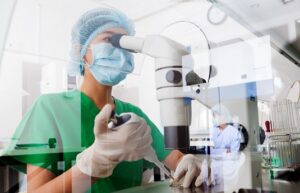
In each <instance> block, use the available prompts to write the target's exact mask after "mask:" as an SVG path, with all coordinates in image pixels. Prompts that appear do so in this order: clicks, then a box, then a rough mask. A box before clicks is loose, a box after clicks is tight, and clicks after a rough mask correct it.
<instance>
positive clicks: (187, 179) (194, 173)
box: [174, 154, 213, 188]
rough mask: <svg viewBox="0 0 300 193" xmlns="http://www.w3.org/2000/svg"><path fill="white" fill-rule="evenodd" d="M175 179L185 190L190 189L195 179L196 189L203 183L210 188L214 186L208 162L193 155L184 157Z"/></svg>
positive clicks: (178, 166) (177, 168) (176, 171)
mask: <svg viewBox="0 0 300 193" xmlns="http://www.w3.org/2000/svg"><path fill="white" fill-rule="evenodd" d="M174 178H175V180H176V181H177V183H182V186H183V187H184V188H188V187H190V186H191V185H192V182H193V181H194V180H195V179H196V180H195V186H196V187H199V186H201V184H202V183H203V182H206V183H207V185H208V186H209V185H211V184H213V182H212V181H213V179H211V178H210V168H209V167H208V164H207V161H206V160H205V159H204V160H200V159H199V158H197V157H196V156H194V155H192V154H187V155H185V156H183V158H182V159H181V160H180V162H179V164H178V165H177V167H176V170H175V173H174Z"/></svg>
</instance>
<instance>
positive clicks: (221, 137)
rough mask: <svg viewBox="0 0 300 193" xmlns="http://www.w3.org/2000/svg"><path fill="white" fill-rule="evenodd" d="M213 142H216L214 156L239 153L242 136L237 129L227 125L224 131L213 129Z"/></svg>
mask: <svg viewBox="0 0 300 193" xmlns="http://www.w3.org/2000/svg"><path fill="white" fill-rule="evenodd" d="M211 140H212V141H213V142H214V144H215V147H214V148H212V150H211V153H212V154H218V153H224V152H227V151H228V150H230V152H238V151H239V149H240V143H241V134H240V132H239V131H238V129H237V128H235V127H233V126H231V125H227V127H225V129H224V130H220V129H219V127H213V128H212V133H211Z"/></svg>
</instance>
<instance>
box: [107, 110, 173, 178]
mask: <svg viewBox="0 0 300 193" xmlns="http://www.w3.org/2000/svg"><path fill="white" fill-rule="evenodd" d="M130 118H131V115H130V114H122V115H120V116H118V115H116V114H115V112H114V111H112V114H111V118H110V122H109V123H108V128H110V129H111V130H114V129H115V128H116V127H118V126H120V125H122V124H125V123H126V122H127V121H129V120H130ZM144 159H145V160H147V161H149V162H152V163H154V164H155V165H156V166H157V167H158V168H159V169H160V170H161V171H162V172H163V173H164V174H166V175H167V176H168V177H169V178H171V179H172V180H174V178H173V176H172V175H171V172H170V171H169V170H167V169H166V168H165V166H164V164H163V163H162V162H160V161H159V159H158V158H157V155H156V153H155V151H154V149H153V148H152V147H151V146H150V147H149V148H148V150H147V153H146V156H145V158H144Z"/></svg>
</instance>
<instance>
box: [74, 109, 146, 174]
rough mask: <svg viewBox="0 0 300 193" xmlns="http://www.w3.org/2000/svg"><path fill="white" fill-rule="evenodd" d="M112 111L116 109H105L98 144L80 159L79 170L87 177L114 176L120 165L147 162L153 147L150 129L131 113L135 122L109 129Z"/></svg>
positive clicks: (98, 123)
mask: <svg viewBox="0 0 300 193" xmlns="http://www.w3.org/2000/svg"><path fill="white" fill-rule="evenodd" d="M112 110H113V107H112V105H105V106H104V107H103V109H102V110H101V112H100V113H99V114H98V115H97V116H96V118H95V125H94V134H95V141H94V143H93V144H92V145H91V146H90V147H88V148H87V149H85V150H84V151H83V152H81V153H80V154H78V155H77V157H76V165H77V167H78V168H79V169H80V171H82V172H83V173H85V174H87V175H90V176H94V177H107V176H110V175H111V174H112V172H113V170H114V168H115V166H116V165H117V164H118V163H119V162H121V161H136V160H140V159H143V158H144V156H145V153H146V152H147V151H146V150H147V149H148V148H149V147H150V146H151V143H152V137H151V130H150V128H149V126H148V125H147V123H146V122H145V120H144V119H142V118H140V117H138V116H137V115H135V114H134V113H129V114H130V115H131V119H130V120H129V121H127V122H126V123H124V124H123V125H120V126H119V127H115V128H114V130H111V129H108V126H107V125H108V121H109V119H110V116H111V113H112Z"/></svg>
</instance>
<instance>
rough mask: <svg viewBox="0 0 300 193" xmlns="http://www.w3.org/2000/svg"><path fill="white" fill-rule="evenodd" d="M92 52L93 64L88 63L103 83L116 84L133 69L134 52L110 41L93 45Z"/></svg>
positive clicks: (95, 75)
mask: <svg viewBox="0 0 300 193" xmlns="http://www.w3.org/2000/svg"><path fill="white" fill-rule="evenodd" d="M92 54H93V64H91V65H88V64H87V65H88V67H89V69H90V71H91V73H92V74H93V76H94V77H95V79H96V80H97V81H98V82H99V83H101V84H104V85H108V86H113V85H116V84H118V83H119V82H121V81H122V80H124V79H125V78H126V76H127V74H129V73H131V72H132V71H133V68H134V65H133V56H132V54H131V53H129V52H127V51H125V50H123V49H120V48H115V47H113V46H112V45H111V44H110V43H99V44H95V45H93V46H92Z"/></svg>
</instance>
